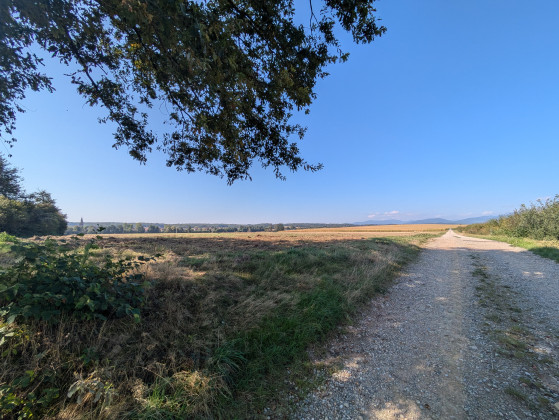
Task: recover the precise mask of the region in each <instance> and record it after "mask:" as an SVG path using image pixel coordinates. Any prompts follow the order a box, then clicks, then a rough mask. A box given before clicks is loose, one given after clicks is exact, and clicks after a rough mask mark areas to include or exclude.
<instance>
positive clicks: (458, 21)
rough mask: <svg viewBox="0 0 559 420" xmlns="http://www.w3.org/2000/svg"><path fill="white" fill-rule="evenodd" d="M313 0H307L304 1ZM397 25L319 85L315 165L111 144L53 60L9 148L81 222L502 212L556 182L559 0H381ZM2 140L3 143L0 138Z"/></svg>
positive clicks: (310, 136)
mask: <svg viewBox="0 0 559 420" xmlns="http://www.w3.org/2000/svg"><path fill="white" fill-rule="evenodd" d="M304 3H305V4H306V2H304ZM377 9H378V16H379V17H381V18H382V23H383V24H384V25H385V26H387V27H388V32H387V33H386V34H385V35H384V36H383V37H382V38H379V39H377V40H376V41H374V42H373V43H372V44H370V45H365V46H362V45H361V46H356V45H354V44H352V42H351V39H350V37H348V36H342V40H343V45H344V47H345V49H346V50H347V51H349V52H350V53H351V56H350V59H349V61H348V62H347V63H345V64H338V65H335V66H332V67H330V69H329V71H330V73H331V75H330V76H329V77H328V78H326V79H324V80H322V81H320V82H319V84H318V89H317V94H318V98H317V100H316V101H315V103H314V104H313V106H312V108H311V114H310V115H308V116H306V117H305V118H304V119H302V122H303V123H304V124H305V125H306V126H307V127H308V131H307V135H306V137H305V139H304V140H303V142H301V144H300V148H301V151H302V154H303V156H304V157H305V158H306V159H307V160H308V161H310V162H322V163H323V164H324V169H323V170H322V171H320V172H318V173H306V172H298V173H288V174H287V176H288V179H287V181H283V182H282V181H279V180H277V179H275V177H274V175H273V173H272V172H271V171H265V170H262V169H260V168H258V167H255V168H254V170H253V172H252V175H253V180H252V181H243V182H237V183H235V184H234V185H233V186H228V185H227V183H226V181H225V180H223V179H220V178H216V177H211V176H209V175H205V174H186V173H184V172H177V171H176V170H174V169H171V168H167V167H166V166H165V165H164V156H161V155H158V154H157V153H154V154H152V155H151V156H150V157H149V161H148V164H147V165H145V166H144V165H140V164H138V162H136V161H133V160H132V159H131V158H130V157H129V156H128V154H127V152H126V150H114V149H113V148H112V147H111V145H112V143H113V140H112V134H111V133H112V127H111V126H107V125H99V124H98V123H97V117H98V116H100V115H103V112H102V111H100V110H99V109H94V108H90V107H88V106H87V105H84V100H83V98H81V97H79V96H78V95H77V93H75V90H74V88H73V87H72V86H71V85H70V83H69V82H68V81H67V80H66V79H65V78H64V77H63V76H61V74H62V73H63V71H64V69H63V68H62V67H61V66H60V65H58V64H56V63H49V64H48V71H49V72H52V74H53V76H54V77H55V86H56V88H57V91H56V92H55V93H54V94H48V93H40V94H30V95H29V96H28V98H27V99H26V101H25V102H24V103H23V105H24V106H25V107H26V108H27V110H28V111H27V112H26V113H25V114H22V115H20V117H19V120H18V129H17V132H16V136H17V137H18V139H19V141H18V143H17V144H16V145H15V146H14V147H13V149H11V150H10V153H12V155H13V157H12V158H11V159H10V162H11V163H12V164H13V165H14V166H16V167H19V168H21V169H22V174H23V177H24V178H25V181H24V185H25V188H26V189H27V190H28V191H34V190H36V189H39V188H42V189H46V190H47V191H49V192H51V193H52V194H53V196H54V198H55V199H56V200H57V203H58V205H59V206H60V207H61V208H62V210H63V212H65V213H67V215H68V219H69V220H70V221H79V219H80V217H83V219H84V220H85V221H128V222H136V221H143V222H164V223H186V222H191V223H194V222H209V223H219V222H224V223H259V222H272V223H278V222H356V221H364V220H368V219H369V220H375V219H402V220H411V219H419V218H424V217H436V216H439V217H446V218H451V219H456V218H464V217H472V216H479V215H482V214H501V213H506V212H509V211H511V210H512V209H514V208H516V207H518V206H519V205H520V204H521V203H529V202H531V201H534V200H536V199H538V198H542V197H549V196H553V195H555V194H556V193H559V188H558V182H557V181H558V172H559V169H558V165H557V157H558V156H559V141H558V140H559V54H558V46H559V25H557V20H558V19H559V2H558V1H556V0H548V1H544V0H541V1H537V2H531V3H527V2H520V1H510V0H509V1H504V0H491V1H487V0H484V1H469V2H455V1H448V0H446V1H443V0H440V1H435V0H424V1H421V2H418V1H412V0H380V1H379V2H378V3H377ZM3 151H4V152H5V149H3Z"/></svg>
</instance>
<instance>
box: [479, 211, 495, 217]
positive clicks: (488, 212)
mask: <svg viewBox="0 0 559 420" xmlns="http://www.w3.org/2000/svg"><path fill="white" fill-rule="evenodd" d="M493 213H494V212H493V211H490V210H486V211H482V212H481V214H482V215H483V216H489V215H491V214H493Z"/></svg>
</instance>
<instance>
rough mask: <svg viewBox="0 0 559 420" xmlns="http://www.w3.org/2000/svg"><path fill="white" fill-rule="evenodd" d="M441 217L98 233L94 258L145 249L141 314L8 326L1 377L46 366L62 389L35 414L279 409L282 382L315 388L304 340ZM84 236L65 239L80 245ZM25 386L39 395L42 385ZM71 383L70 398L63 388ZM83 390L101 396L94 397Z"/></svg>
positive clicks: (359, 300) (235, 413) (363, 298)
mask: <svg viewBox="0 0 559 420" xmlns="http://www.w3.org/2000/svg"><path fill="white" fill-rule="evenodd" d="M450 227H455V225H394V226H364V227H350V228H338V229H306V230H289V231H282V232H250V233H248V232H246V233H245V232H238V233H187V234H116V235H115V234H111V235H108V234H107V235H101V237H102V238H101V239H100V240H99V241H97V243H98V246H99V248H98V249H94V250H92V252H91V254H90V255H91V258H92V259H94V260H98V261H104V260H105V257H114V258H113V260H118V259H121V258H131V259H135V257H137V256H140V255H143V256H147V257H154V258H155V259H154V260H150V262H149V263H147V264H145V265H142V266H140V267H137V268H135V269H134V270H136V271H137V272H138V273H140V274H143V275H144V276H145V279H146V280H148V281H149V283H148V285H147V286H146V289H145V292H144V293H145V304H144V306H142V308H141V321H140V322H135V321H134V320H133V319H131V318H114V319H112V318H111V319H108V320H106V321H96V320H92V321H77V320H73V319H71V318H69V317H66V318H64V319H63V320H62V321H61V322H60V323H59V324H58V325H56V326H51V325H49V324H47V323H40V322H34V323H31V324H29V325H27V324H22V325H18V328H27V329H28V330H26V331H28V332H27V333H26V334H27V335H26V336H25V337H27V338H26V340H27V341H21V340H20V341H17V340H12V341H10V343H11V344H10V346H12V347H10V351H9V352H8V353H6V354H7V355H8V356H7V357H5V358H4V360H3V361H2V363H1V364H0V365H1V366H2V369H0V383H8V384H9V383H17V382H14V381H16V380H17V378H20V377H22V375H24V374H25V372H26V371H28V370H29V369H30V367H33V369H34V372H36V373H35V374H36V376H37V377H38V378H43V377H45V378H46V377H47V376H45V375H51V373H49V372H51V371H50V370H49V369H50V366H54V367H55V368H54V369H55V370H54V371H53V372H55V373H56V375H55V376H56V378H55V383H56V387H57V389H59V390H60V395H61V397H60V398H56V399H54V400H53V401H52V402H51V403H50V404H51V405H50V406H49V407H48V408H46V409H45V410H44V411H40V410H43V409H42V408H41V407H39V408H38V409H37V410H38V411H37V415H36V417H37V418H45V417H46V416H45V415H44V414H45V413H47V412H48V413H50V414H52V416H50V418H55V417H56V418H107V419H108V418H254V417H255V416H254V413H257V414H258V415H257V416H256V417H260V416H263V409H264V408H265V407H270V406H272V405H273V406H276V407H277V410H279V411H278V413H280V414H278V415H277V417H278V418H284V417H285V412H282V411H281V410H282V408H281V407H282V405H281V404H282V403H281V401H282V400H281V397H280V394H281V392H282V390H286V389H287V388H288V385H286V384H288V383H291V382H296V383H300V384H303V388H305V387H307V386H313V385H312V384H311V383H310V382H308V383H307V381H308V378H310V377H311V376H310V373H311V371H312V369H314V366H313V365H311V364H309V363H308V353H307V350H306V349H307V348H308V347H309V346H311V345H312V346H316V345H319V344H320V343H321V342H323V341H324V340H325V339H326V337H327V336H328V334H330V333H332V332H333V331H336V330H337V328H338V327H339V326H341V325H343V324H344V323H346V322H347V320H348V319H350V318H351V317H352V316H353V315H354V314H355V313H357V311H358V310H359V308H360V307H361V306H362V305H363V304H365V303H366V302H368V301H369V299H370V298H371V297H372V296H374V295H376V294H378V293H383V292H385V291H386V290H387V288H388V287H389V285H390V284H391V281H392V279H393V278H394V276H395V275H397V273H398V272H399V270H400V269H401V268H402V267H403V266H404V265H405V264H406V263H408V262H409V261H411V260H413V258H414V257H415V255H417V254H418V252H419V250H420V247H421V246H422V244H424V243H425V242H426V241H427V240H428V239H429V238H432V237H434V236H436V235H437V234H442V233H443V232H444V231H445V230H446V229H448V228H450ZM94 236H95V235H86V237H85V238H80V239H78V240H77V241H73V240H69V241H68V239H69V238H68V237H67V236H66V237H64V240H65V241H68V243H69V244H70V245H72V244H74V245H73V246H77V247H79V245H78V244H84V243H85V242H86V240H87V239H88V237H94ZM389 237H392V239H387V238H389ZM43 239H44V238H36V240H38V241H41V240H43ZM84 239H85V240H84ZM0 321H2V320H1V319H0ZM0 326H1V324H0ZM22 331H23V330H22ZM22 340H23V339H22ZM45 348H48V349H50V352H49V353H48V355H47V356H44V357H43V353H41V352H42V351H43V349H45ZM38 360H41V362H40V363H39V362H38ZM286 367H288V368H289V370H287V369H286ZM326 368H328V367H326ZM76 372H78V373H80V375H82V376H80V379H78V377H77V376H76V375H77V374H76ZM49 378H50V377H49ZM82 378H83V379H82ZM288 379H289V381H291V382H289V381H288ZM52 380H53V379H49V381H52ZM76 381H77V382H76ZM37 383H40V384H41V385H40V386H39V385H37V386H36V388H37V389H39V391H37V392H43V391H42V389H43V388H47V387H51V388H52V386H51V385H49V384H50V382H48V381H47V380H46V379H44V380H43V379H40V380H37ZM76 384H78V385H79V386H80V387H82V388H83V390H81V391H79V392H81V393H82V394H83V395H84V396H85V397H84V399H83V402H82V403H80V402H79V401H77V400H76V397H75V396H74V397H73V398H70V397H66V396H67V395H68V390H69V389H70V387H71V386H76ZM80 384H81V385H80ZM90 384H93V385H90ZM95 384H101V385H95ZM93 386H97V387H99V386H102V387H103V388H102V389H103V392H109V391H110V393H109V394H110V395H109V394H107V395H106V396H105V397H103V398H101V399H100V400H99V401H97V400H94V398H93V397H92V395H90V394H92V392H93V391H91V389H93V390H94V391H95V392H97V391H98V389H97V388H91V387H93ZM88 387H90V388H88ZM82 388H80V389H82ZM106 390H109V391H106ZM112 390H114V398H113V393H112V392H113V391H112ZM45 392H46V391H45ZM22 395H24V396H25V395H27V394H25V393H22ZM40 395H42V394H40ZM80 395H81V394H80ZM282 395H283V394H282ZM286 395H287V394H286ZM25 398H27V397H25ZM29 401H30V402H29V404H31V403H32V400H29ZM97 402H98V403H97ZM104 404H106V406H105V405H104ZM285 405H286V407H287V403H285ZM10 410H11V408H10ZM3 414H6V412H3V411H2V407H1V405H0V417H2V416H3ZM10 414H11V412H10ZM10 418H13V416H12V417H10Z"/></svg>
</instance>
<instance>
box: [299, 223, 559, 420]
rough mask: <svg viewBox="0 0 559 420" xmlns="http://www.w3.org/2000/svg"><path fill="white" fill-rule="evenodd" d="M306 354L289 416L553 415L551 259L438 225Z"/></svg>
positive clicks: (558, 318) (557, 296) (558, 335)
mask: <svg viewBox="0 0 559 420" xmlns="http://www.w3.org/2000/svg"><path fill="white" fill-rule="evenodd" d="M326 353H327V354H326V355H325V356H322V357H320V358H315V360H316V361H317V362H321V363H325V364H330V365H334V364H336V363H337V365H338V366H341V368H340V369H338V370H337V371H336V372H335V373H334V374H332V375H330V377H329V378H328V379H327V381H326V383H325V384H324V385H323V386H321V387H320V388H319V389H318V390H316V391H315V392H313V393H312V394H310V395H308V396H307V398H306V399H305V400H304V401H302V402H300V403H299V404H298V405H297V407H296V408H295V410H294V412H293V415H292V417H293V418H296V419H327V418H328V419H502V418H504V419H527V418H538V419H558V418H559V381H558V380H559V264H557V263H555V262H553V261H551V260H547V259H543V258H541V257H538V256H536V255H534V254H532V253H530V252H528V251H526V250H523V249H521V248H515V247H512V246H509V245H507V244H504V243H500V242H495V241H488V240H483V239H476V238H470V237H464V236H460V235H457V234H456V233H454V232H452V231H449V232H447V233H446V234H445V235H444V236H442V237H439V238H436V239H434V240H432V241H431V242H429V244H428V245H427V246H426V249H425V250H424V251H423V252H422V254H421V255H420V257H419V259H418V260H417V261H416V262H415V263H413V264H412V265H410V266H409V267H408V268H407V270H406V272H405V273H404V274H403V275H402V276H401V277H400V278H399V279H398V280H397V281H396V284H395V285H394V286H393V287H392V289H391V290H390V292H389V293H388V294H386V295H384V296H380V297H378V298H376V299H374V300H373V301H372V302H371V304H370V305H369V306H368V307H367V308H366V309H365V310H364V312H363V313H362V314H361V316H360V317H359V320H358V321H357V322H356V323H355V325H354V326H352V327H349V328H347V329H346V331H345V332H344V333H343V334H340V336H339V337H338V338H336V339H335V340H334V341H333V342H331V343H329V344H328V347H327V352H326Z"/></svg>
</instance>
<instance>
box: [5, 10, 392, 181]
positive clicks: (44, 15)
mask: <svg viewBox="0 0 559 420" xmlns="http://www.w3.org/2000/svg"><path fill="white" fill-rule="evenodd" d="M374 1H375V0H322V1H320V2H319V4H313V1H312V0H310V16H309V21H308V25H301V24H296V23H295V5H294V0H279V1H273V0H207V1H180V0H175V1H169V0H149V1H148V0H103V1H101V0H41V1H29V0H4V1H2V2H0V57H1V58H0V130H2V131H3V132H4V133H5V134H6V135H7V136H8V138H7V139H6V141H7V142H8V143H12V142H13V141H15V139H14V138H13V132H14V130H15V121H16V115H17V113H18V112H23V108H22V105H21V101H22V100H23V98H24V97H25V93H26V91H27V90H28V89H31V90H34V91H39V90H47V91H52V90H53V89H54V86H53V85H52V81H51V79H50V78H49V76H48V74H46V73H44V72H43V69H42V68H41V67H42V63H43V61H42V58H41V56H40V55H39V54H38V53H37V52H36V51H37V49H36V46H37V45H38V46H39V47H40V48H41V49H42V50H43V51H45V52H48V54H50V55H51V56H53V57H56V58H58V59H59V60H60V61H61V62H62V63H65V64H67V65H69V68H70V69H71V70H70V71H71V81H72V83H74V84H75V85H76V87H77V90H78V92H79V93H80V94H81V95H83V96H84V97H85V98H86V101H87V103H88V104H89V105H92V106H94V105H100V106H101V107H103V108H104V109H105V111H106V114H105V117H104V118H102V121H103V122H109V121H110V122H113V123H115V126H116V131H115V143H114V146H115V147H127V148H128V150H129V153H130V155H131V156H132V157H134V158H135V159H138V160H139V161H141V162H145V161H146V159H147V154H148V153H149V152H150V151H151V150H152V149H153V148H154V147H155V148H157V149H160V150H162V151H163V152H165V153H166V155H167V165H168V166H172V167H176V168H177V169H179V170H186V171H188V172H193V171H198V170H201V171H206V172H208V173H211V174H214V175H219V176H225V177H226V178H227V180H228V182H233V181H235V180H237V179H245V178H249V177H250V175H249V169H250V168H251V165H252V164H253V163H254V161H259V162H260V163H261V164H262V166H264V167H272V168H273V169H274V171H275V173H276V176H278V177H280V178H283V174H282V170H283V168H288V169H290V170H294V171H295V170H297V169H300V168H303V169H306V170H311V171H314V170H317V169H319V168H320V166H321V165H320V164H318V165H313V164H309V163H308V162H306V161H305V160H304V159H303V158H302V157H301V156H300V154H299V149H298V147H297V140H298V139H301V138H303V135H304V132H305V128H304V127H302V126H301V125H299V124H297V123H294V122H293V118H292V117H293V113H294V112H295V110H297V111H303V110H304V111H307V112H308V109H309V106H310V104H311V102H312V100H313V99H314V98H315V96H316V94H315V91H314V88H315V84H316V82H317V80H318V79H320V78H322V77H324V76H326V75H327V73H326V71H325V67H326V66H327V65H328V64H330V63H334V62H336V61H345V60H346V59H347V57H348V56H347V54H345V53H344V52H343V51H342V50H341V46H340V44H339V42H338V39H337V38H336V35H335V27H336V26H337V25H339V26H340V27H341V28H342V29H343V30H346V31H349V32H351V34H352V36H353V39H354V41H355V42H357V43H368V42H371V41H372V40H373V39H374V38H375V37H376V36H380V35H382V34H383V33H384V31H385V28H384V27H383V26H379V25H378V24H377V21H376V19H375V16H374V12H376V10H375V9H374V7H373V3H374ZM315 10H316V13H315ZM34 48H35V49H34ZM154 106H157V107H158V109H161V110H162V111H163V112H165V113H166V116H165V123H166V129H165V130H164V131H163V132H161V130H160V129H159V127H158V130H157V131H158V132H155V130H154V129H153V128H152V127H153V124H150V123H149V116H150V108H152V107H154ZM0 133H1V131H0Z"/></svg>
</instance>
